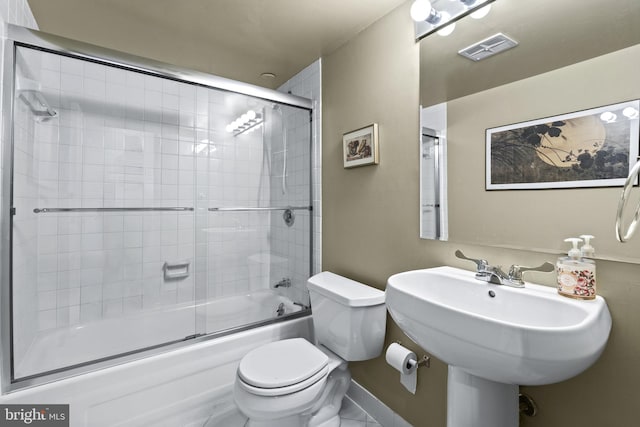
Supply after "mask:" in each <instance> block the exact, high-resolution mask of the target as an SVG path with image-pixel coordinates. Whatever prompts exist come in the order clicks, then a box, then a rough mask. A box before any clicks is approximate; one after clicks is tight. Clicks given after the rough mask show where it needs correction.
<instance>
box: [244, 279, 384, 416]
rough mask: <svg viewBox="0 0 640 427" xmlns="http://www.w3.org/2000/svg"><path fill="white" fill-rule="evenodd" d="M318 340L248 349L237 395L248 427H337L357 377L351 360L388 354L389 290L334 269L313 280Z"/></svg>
mask: <svg viewBox="0 0 640 427" xmlns="http://www.w3.org/2000/svg"><path fill="white" fill-rule="evenodd" d="M307 286H308V288H309V295H310V297H311V305H312V309H313V324H314V332H315V336H316V341H317V342H316V343H315V345H314V344H312V343H310V342H309V341H307V340H305V339H304V338H292V339H286V340H281V341H275V342H272V343H269V344H265V345H263V346H260V347H258V348H256V349H254V350H252V351H250V352H249V353H247V354H246V355H245V356H244V357H243V358H242V360H241V361H240V364H239V366H238V370H237V374H236V381H235V384H234V390H233V395H234V399H235V402H236V404H237V406H238V408H239V409H240V411H241V412H242V413H243V414H244V415H245V416H247V417H248V418H249V421H248V423H247V426H249V427H338V426H339V425H340V418H339V416H338V413H339V411H340V406H341V404H342V399H343V398H344V396H345V394H346V392H347V389H348V388H349V384H350V380H351V375H350V373H349V370H348V369H347V362H348V361H356V360H367V359H372V358H374V357H377V356H379V355H380V354H381V352H382V347H383V344H384V331H385V324H386V310H385V306H384V293H383V292H382V291H380V290H378V289H375V288H371V287H369V286H366V285H364V284H362V283H358V282H355V281H353V280H350V279H347V278H345V277H341V276H338V275H336V274H333V273H330V272H323V273H320V274H318V275H315V276H313V277H311V278H310V279H309V281H308V283H307Z"/></svg>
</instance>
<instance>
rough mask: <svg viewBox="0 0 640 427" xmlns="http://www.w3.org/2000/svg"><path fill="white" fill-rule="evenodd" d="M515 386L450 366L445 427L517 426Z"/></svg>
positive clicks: (516, 387) (516, 388)
mask: <svg viewBox="0 0 640 427" xmlns="http://www.w3.org/2000/svg"><path fill="white" fill-rule="evenodd" d="M518 393H519V389H518V386H517V385H513V384H503V383H497V382H494V381H489V380H486V379H484V378H480V377H476V376H475V375H471V374H469V373H467V372H465V371H464V370H462V369H461V368H458V367H455V366H451V365H449V377H448V381H447V427H517V426H518Z"/></svg>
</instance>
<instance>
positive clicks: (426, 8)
mask: <svg viewBox="0 0 640 427" xmlns="http://www.w3.org/2000/svg"><path fill="white" fill-rule="evenodd" d="M410 13H411V18H412V19H413V20H414V21H416V22H422V21H424V20H425V19H427V18H428V17H429V15H430V14H431V2H430V1H429V0H415V1H414V2H413V4H412V5H411V11H410Z"/></svg>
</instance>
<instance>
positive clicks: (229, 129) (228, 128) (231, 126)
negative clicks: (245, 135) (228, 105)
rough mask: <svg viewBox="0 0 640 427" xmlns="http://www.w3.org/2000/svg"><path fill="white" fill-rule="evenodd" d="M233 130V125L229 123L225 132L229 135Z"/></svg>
mask: <svg viewBox="0 0 640 427" xmlns="http://www.w3.org/2000/svg"><path fill="white" fill-rule="evenodd" d="M233 128H234V126H233V124H231V123H230V124H228V125H227V127H226V128H225V129H226V130H227V132H229V133H231V132H233Z"/></svg>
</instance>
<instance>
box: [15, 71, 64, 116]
mask: <svg viewBox="0 0 640 427" xmlns="http://www.w3.org/2000/svg"><path fill="white" fill-rule="evenodd" d="M16 94H17V95H18V98H20V99H22V100H23V101H24V102H25V104H27V106H28V107H29V109H30V110H31V112H32V113H33V115H34V117H35V118H36V120H37V121H39V122H46V121H49V120H51V119H53V118H54V117H57V116H58V112H57V111H56V110H54V109H53V108H51V106H50V105H49V103H48V102H47V100H46V98H45V97H44V95H43V94H42V91H41V87H40V84H39V83H38V82H35V81H33V80H30V79H26V78H20V77H18V78H16Z"/></svg>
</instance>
